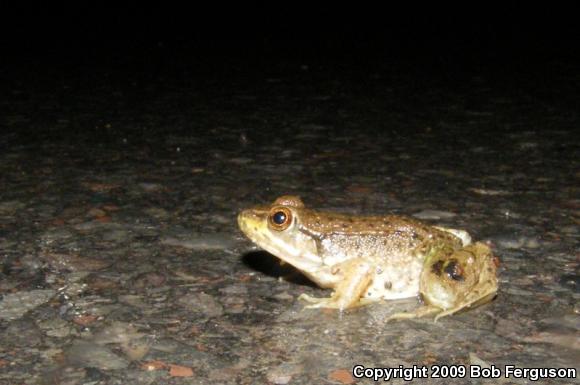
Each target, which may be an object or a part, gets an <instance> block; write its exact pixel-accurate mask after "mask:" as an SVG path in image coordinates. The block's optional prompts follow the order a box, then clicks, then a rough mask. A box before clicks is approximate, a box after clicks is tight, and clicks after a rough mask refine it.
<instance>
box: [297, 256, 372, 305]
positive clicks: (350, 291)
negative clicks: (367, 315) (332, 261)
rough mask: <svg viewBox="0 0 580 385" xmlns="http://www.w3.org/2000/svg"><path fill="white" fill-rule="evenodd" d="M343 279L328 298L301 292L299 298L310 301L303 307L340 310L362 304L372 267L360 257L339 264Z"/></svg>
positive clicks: (370, 280)
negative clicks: (315, 296)
mask: <svg viewBox="0 0 580 385" xmlns="http://www.w3.org/2000/svg"><path fill="white" fill-rule="evenodd" d="M340 269H341V274H342V275H343V277H344V279H343V280H342V281H341V282H340V283H339V284H338V285H337V287H336V289H335V291H334V293H333V294H332V296H331V297H330V298H314V297H311V296H309V295H307V294H302V295H301V296H300V297H299V299H302V300H305V301H306V302H310V303H311V305H306V306H305V307H304V308H306V309H311V308H330V309H339V310H340V311H342V310H345V309H350V308H353V307H357V306H361V305H364V304H366V303H368V302H363V301H361V297H362V296H363V294H364V293H365V291H366V290H367V288H368V287H369V285H370V284H371V282H372V279H373V275H374V268H373V266H372V265H371V264H369V263H367V262H364V261H362V260H360V259H353V260H350V261H347V262H345V263H344V264H342V265H341V266H340Z"/></svg>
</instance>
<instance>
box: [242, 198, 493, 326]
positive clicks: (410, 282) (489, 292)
mask: <svg viewBox="0 0 580 385" xmlns="http://www.w3.org/2000/svg"><path fill="white" fill-rule="evenodd" d="M238 224H239V226H240V229H241V230H242V231H243V232H244V233H245V234H246V235H247V236H248V238H250V239H251V240H252V241H253V242H254V243H256V244H257V245H258V246H260V247H262V248H264V249H265V250H266V251H268V252H270V253H272V254H273V255H275V256H277V257H279V258H280V259H282V260H283V261H285V262H287V263H289V264H291V265H293V266H294V267H296V268H297V269H298V270H300V271H301V272H302V273H303V274H305V275H306V276H307V277H309V278H310V279H311V280H312V281H314V282H315V283H317V284H318V285H319V286H321V287H324V288H332V289H334V293H333V295H332V296H331V297H330V298H312V297H310V296H307V295H302V296H301V298H302V299H304V300H306V301H308V302H311V303H312V304H311V305H309V306H308V307H328V308H338V309H341V310H342V309H347V308H351V307H355V306H359V305H364V304H366V303H369V302H374V301H378V300H382V299H396V298H406V297H412V296H416V295H417V294H419V293H420V294H421V295H422V296H423V298H424V300H425V302H426V304H427V306H425V307H422V308H420V309H418V310H417V311H416V312H414V313H404V314H396V315H394V316H393V318H409V317H414V316H423V315H427V314H436V313H440V315H439V316H443V315H448V314H452V313H454V312H456V311H458V310H461V309H462V308H466V307H470V306H472V305H476V304H480V302H487V301H488V300H490V299H491V298H492V297H493V295H495V292H496V290H497V279H496V276H495V271H496V267H495V263H494V262H495V259H494V257H493V255H492V254H491V251H490V250H489V248H488V247H487V246H486V245H484V244H482V243H476V244H474V245H470V238H469V235H468V234H467V233H466V232H464V231H461V230H453V229H445V228H441V227H434V226H429V225H426V224H424V223H422V222H420V221H417V220H414V219H411V218H407V217H402V216H394V215H391V216H384V217H379V216H366V217H359V216H351V215H344V214H337V213H325V212H319V211H314V210H309V209H307V208H305V207H304V204H303V203H302V201H301V200H300V198H298V197H295V196H282V197H280V198H278V199H277V200H276V201H275V202H274V203H273V204H272V205H271V206H259V207H255V208H252V209H249V210H244V211H242V212H241V213H240V214H239V216H238Z"/></svg>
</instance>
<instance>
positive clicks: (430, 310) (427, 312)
mask: <svg viewBox="0 0 580 385" xmlns="http://www.w3.org/2000/svg"><path fill="white" fill-rule="evenodd" d="M440 312H441V309H439V308H437V307H433V306H423V307H420V308H419V309H417V310H415V311H410V312H401V313H395V314H393V315H391V316H390V317H389V318H387V320H386V322H389V321H392V320H402V319H413V318H422V317H428V316H431V315H433V314H437V313H440ZM437 318H438V317H437V316H436V317H435V321H436V320H437Z"/></svg>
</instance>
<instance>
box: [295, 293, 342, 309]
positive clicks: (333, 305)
mask: <svg viewBox="0 0 580 385" xmlns="http://www.w3.org/2000/svg"><path fill="white" fill-rule="evenodd" d="M298 299H301V300H304V301H306V302H308V303H310V305H306V306H304V309H319V308H327V309H341V310H342V307H341V306H340V303H339V302H337V301H336V299H335V298H333V297H330V298H316V297H311V296H309V295H308V294H301V295H300V297H298Z"/></svg>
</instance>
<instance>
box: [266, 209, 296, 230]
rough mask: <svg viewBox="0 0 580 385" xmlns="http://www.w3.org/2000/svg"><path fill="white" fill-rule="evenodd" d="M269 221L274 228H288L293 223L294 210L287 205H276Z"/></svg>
mask: <svg viewBox="0 0 580 385" xmlns="http://www.w3.org/2000/svg"><path fill="white" fill-rule="evenodd" d="M268 223H269V224H270V226H271V227H272V228H273V229H274V230H278V231H282V230H286V229H287V228H288V226H290V224H291V223H292V211H290V210H289V209H288V208H286V207H274V208H273V209H272V211H270V215H269V216H268Z"/></svg>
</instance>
